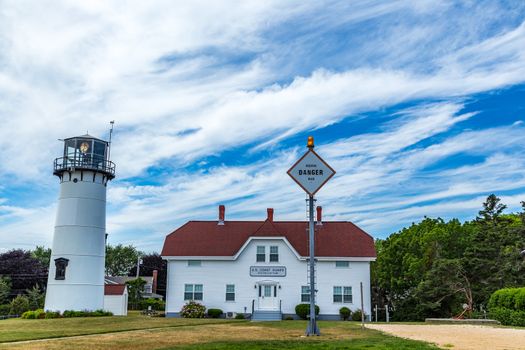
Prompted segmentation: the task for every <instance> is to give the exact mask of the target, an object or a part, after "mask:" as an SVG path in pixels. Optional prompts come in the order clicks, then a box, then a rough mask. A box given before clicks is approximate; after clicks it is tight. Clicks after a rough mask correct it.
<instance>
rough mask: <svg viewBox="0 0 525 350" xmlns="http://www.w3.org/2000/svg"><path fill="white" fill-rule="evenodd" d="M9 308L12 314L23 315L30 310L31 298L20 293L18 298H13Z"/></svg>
mask: <svg viewBox="0 0 525 350" xmlns="http://www.w3.org/2000/svg"><path fill="white" fill-rule="evenodd" d="M10 306H11V307H10V309H9V314H10V315H22V314H23V313H24V312H26V311H28V310H29V300H27V298H26V297H25V296H23V295H18V296H17V297H16V298H14V299H13V300H11V305H10Z"/></svg>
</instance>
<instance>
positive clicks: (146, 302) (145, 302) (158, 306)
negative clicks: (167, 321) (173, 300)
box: [139, 298, 166, 311]
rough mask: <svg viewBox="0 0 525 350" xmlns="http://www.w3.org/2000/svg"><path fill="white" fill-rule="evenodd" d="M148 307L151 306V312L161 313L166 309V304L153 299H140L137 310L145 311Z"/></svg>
mask: <svg viewBox="0 0 525 350" xmlns="http://www.w3.org/2000/svg"><path fill="white" fill-rule="evenodd" d="M149 306H151V309H152V310H156V311H163V310H164V309H165V308H166V303H165V302H164V301H162V300H160V299H155V298H148V299H142V300H141V301H140V302H139V308H140V309H141V310H147V309H148V307H149Z"/></svg>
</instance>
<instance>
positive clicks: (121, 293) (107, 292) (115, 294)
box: [104, 284, 128, 316]
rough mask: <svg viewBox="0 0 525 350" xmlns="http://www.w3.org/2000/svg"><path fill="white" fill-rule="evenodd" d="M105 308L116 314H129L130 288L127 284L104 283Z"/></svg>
mask: <svg viewBox="0 0 525 350" xmlns="http://www.w3.org/2000/svg"><path fill="white" fill-rule="evenodd" d="M104 310H106V311H111V312H112V313H113V315H115V316H126V315H127V314H128V288H127V287H126V285H125V284H106V285H104Z"/></svg>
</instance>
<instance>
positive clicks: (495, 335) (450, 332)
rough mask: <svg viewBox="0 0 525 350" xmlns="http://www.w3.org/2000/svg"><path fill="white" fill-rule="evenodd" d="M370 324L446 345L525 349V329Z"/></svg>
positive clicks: (467, 349)
mask: <svg viewBox="0 0 525 350" xmlns="http://www.w3.org/2000/svg"><path fill="white" fill-rule="evenodd" d="M366 327H368V328H371V329H377V330H379V331H382V332H385V333H388V334H392V335H395V336H397V337H401V338H407V339H414V340H423V341H426V342H429V343H435V344H437V345H438V346H439V347H441V348H443V349H454V350H481V349H487V350H489V349H490V350H503V349H505V350H517V349H520V350H523V349H525V329H513V328H501V327H491V326H477V325H410V324H367V325H366Z"/></svg>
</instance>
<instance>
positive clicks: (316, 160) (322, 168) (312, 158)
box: [288, 149, 335, 196]
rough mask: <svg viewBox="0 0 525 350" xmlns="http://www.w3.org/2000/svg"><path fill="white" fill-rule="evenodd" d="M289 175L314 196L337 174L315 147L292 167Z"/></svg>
mask: <svg viewBox="0 0 525 350" xmlns="http://www.w3.org/2000/svg"><path fill="white" fill-rule="evenodd" d="M288 175H290V176H291V177H292V179H293V180H294V181H295V182H297V184H298V185H299V186H301V187H302V189H303V190H305V191H306V193H308V194H309V195H310V196H313V195H314V194H315V193H316V192H317V191H319V189H320V188H321V187H323V185H324V184H325V183H326V182H327V181H328V180H330V178H331V177H332V176H334V175H335V170H334V169H332V168H331V167H330V166H329V165H328V164H327V163H326V162H325V161H324V160H323V159H322V158H321V157H319V155H318V154H317V153H315V151H314V150H313V149H309V150H308V151H307V152H306V153H305V154H304V155H303V156H302V157H301V158H300V159H299V160H298V161H297V162H296V163H295V164H294V165H293V166H292V167H291V168H290V170H288Z"/></svg>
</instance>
